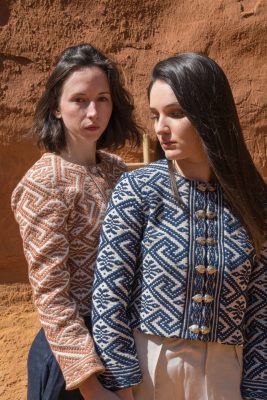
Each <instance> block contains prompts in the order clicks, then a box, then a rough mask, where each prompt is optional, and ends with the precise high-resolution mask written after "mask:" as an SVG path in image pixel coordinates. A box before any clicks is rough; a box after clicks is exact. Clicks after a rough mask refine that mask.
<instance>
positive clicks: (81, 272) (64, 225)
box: [11, 152, 126, 389]
mask: <svg viewBox="0 0 267 400" xmlns="http://www.w3.org/2000/svg"><path fill="white" fill-rule="evenodd" d="M97 154H98V157H99V161H100V162H99V163H97V164H96V165H95V166H90V167H88V168H87V167H83V166H80V165H76V164H73V163H70V162H67V161H65V160H63V159H62V158H61V157H60V156H57V155H55V154H52V153H45V154H44V155H43V156H42V157H41V158H40V159H39V160H38V161H37V162H36V163H35V164H34V165H33V166H32V167H31V168H30V169H29V171H28V172H27V173H26V175H25V176H24V177H23V178H22V180H21V182H20V183H19V184H18V185H17V187H16V188H15V190H14V192H13V194H12V202H11V203H12V209H13V212H14V214H15V218H16V220H17V222H18V224H19V227H20V233H21V236H22V240H23V247H24V252H25V256H26V259H27V262H28V266H29V280H30V283H31V286H32V289H33V299H34V303H35V305H36V307H37V310H38V313H39V317H40V321H41V325H42V327H43V328H44V331H45V335H46V337H47V339H48V342H49V344H50V347H51V349H52V351H53V353H54V354H55V356H56V359H57V361H58V363H59V365H60V368H61V370H62V372H63V375H64V378H65V381H66V388H67V389H74V388H76V387H77V386H78V385H79V384H80V383H81V382H83V381H84V380H86V379H87V378H88V377H89V376H90V375H92V374H93V373H95V372H101V371H103V369H104V367H103V365H102V363H101V361H100V360H99V358H98V356H97V354H96V352H95V349H94V344H93V340H92V338H91V335H90V334H89V332H88V329H87V328H86V326H85V324H84V320H83V318H82V317H83V316H89V315H90V312H91V300H90V297H91V296H90V294H91V289H92V278H93V272H94V267H95V260H96V253H97V246H98V240H99V233H100V225H101V222H102V218H103V216H104V212H105V209H106V204H107V200H108V197H109V194H110V192H111V190H112V188H113V187H114V186H115V183H116V181H117V180H118V178H119V177H120V175H121V174H122V172H124V171H125V169H126V167H125V164H123V162H122V161H121V160H120V159H119V158H118V157H116V156H113V155H110V154H107V153H104V152H98V153H97Z"/></svg>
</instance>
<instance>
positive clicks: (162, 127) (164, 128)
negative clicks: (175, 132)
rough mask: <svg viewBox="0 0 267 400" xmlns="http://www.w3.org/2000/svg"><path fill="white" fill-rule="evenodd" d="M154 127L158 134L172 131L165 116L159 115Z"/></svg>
mask: <svg viewBox="0 0 267 400" xmlns="http://www.w3.org/2000/svg"><path fill="white" fill-rule="evenodd" d="M154 129H155V133H156V135H165V134H167V133H170V128H169V126H168V124H167V121H166V119H165V118H164V117H159V118H158V120H156V121H155V124H154Z"/></svg>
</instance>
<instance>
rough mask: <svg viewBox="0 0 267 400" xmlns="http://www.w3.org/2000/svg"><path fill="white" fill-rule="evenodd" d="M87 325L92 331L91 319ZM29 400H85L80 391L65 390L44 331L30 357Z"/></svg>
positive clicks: (87, 320) (39, 334) (38, 336)
mask: <svg viewBox="0 0 267 400" xmlns="http://www.w3.org/2000/svg"><path fill="white" fill-rule="evenodd" d="M85 323H86V326H87V327H88V329H89V330H90V322H89V318H88V319H87V318H85ZM27 400H83V397H82V395H81V394H80V391H79V390H78V389H76V390H65V381H64V378H63V375H62V372H61V369H60V367H59V365H58V362H57V360H56V358H55V356H54V354H53V353H52V351H51V349H50V346H49V344H48V341H47V339H46V337H45V334H44V330H43V329H41V330H40V331H39V333H38V334H37V335H36V337H35V339H34V341H33V343H32V345H31V348H30V351H29V356H28V393H27Z"/></svg>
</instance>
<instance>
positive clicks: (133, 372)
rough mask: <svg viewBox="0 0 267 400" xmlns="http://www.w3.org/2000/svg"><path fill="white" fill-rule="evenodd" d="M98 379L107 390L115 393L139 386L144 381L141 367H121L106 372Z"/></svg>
mask: <svg viewBox="0 0 267 400" xmlns="http://www.w3.org/2000/svg"><path fill="white" fill-rule="evenodd" d="M98 378H99V380H100V382H101V383H102V384H103V386H104V387H105V388H106V389H109V390H112V391H114V390H118V389H124V388H128V387H132V386H135V385H138V384H139V383H140V382H141V381H142V374H141V371H140V368H139V365H137V366H136V367H129V368H127V367H125V366H123V367H122V366H119V367H118V368H112V370H110V369H109V370H106V372H105V373H104V374H103V375H99V377H98Z"/></svg>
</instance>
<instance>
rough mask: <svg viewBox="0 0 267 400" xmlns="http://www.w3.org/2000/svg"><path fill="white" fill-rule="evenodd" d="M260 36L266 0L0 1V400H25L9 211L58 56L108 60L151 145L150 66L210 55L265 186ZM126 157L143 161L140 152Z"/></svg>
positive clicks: (26, 329)
mask: <svg viewBox="0 0 267 400" xmlns="http://www.w3.org/2000/svg"><path fill="white" fill-rule="evenodd" d="M266 31H267V4H266V1H265V0H259V1H255V0H217V1H213V0H191V1H188V0H179V1H177V0H165V1H160V0H145V1H141V0H127V1H126V0H91V1H90V2H88V1H86V0H76V1H75V2H74V1H71V0H12V1H11V0H0V119H1V124H0V201H1V219H0V244H1V245H0V246H1V253H0V283H2V285H0V296H1V298H2V301H1V308H2V311H3V312H2V313H0V315H1V317H0V323H1V327H2V326H3V330H2V333H1V336H0V351H1V354H3V352H4V354H5V355H6V358H5V360H4V361H3V362H2V365H1V367H0V368H1V369H3V371H1V372H0V397H1V399H3V400H8V399H14V398H16V399H24V398H25V385H26V378H25V360H26V352H27V347H28V344H29V343H30V342H31V339H32V336H33V335H34V334H35V332H36V330H37V327H38V322H37V318H36V315H35V313H34V310H33V307H32V305H31V302H30V290H29V287H28V285H27V284H26V282H27V269H26V264H25V261H24V256H23V253H22V248H21V241H20V238H19V234H18V227H17V225H16V224H15V222H14V219H13V216H12V214H11V211H10V205H9V204H10V194H11V191H12V189H13V188H14V187H15V185H16V183H17V182H18V180H19V179H20V178H21V177H22V175H23V174H24V172H25V171H26V170H27V169H28V167H29V166H30V165H31V164H32V163H33V162H34V160H36V159H37V158H38V156H39V153H38V151H37V149H36V147H35V145H34V144H33V143H32V142H31V141H29V140H27V141H26V140H24V139H23V136H24V134H25V133H26V132H27V130H28V128H29V126H30V124H31V117H32V113H33V109H34V105H35V103H36V101H37V99H38V97H39V96H40V93H41V91H42V88H43V84H44V82H45V80H46V77H47V75H48V72H49V69H50V68H51V66H52V65H53V64H54V62H55V59H56V56H57V55H58V54H59V52H61V51H62V50H63V49H64V48H65V47H66V46H69V45H73V44H77V43H79V42H91V43H93V44H95V45H96V46H98V47H99V48H101V49H103V50H104V51H105V53H107V54H108V55H110V56H112V57H113V58H114V59H115V60H116V61H118V62H119V63H120V64H121V66H122V68H123V70H124V71H125V79H126V82H127V86H128V87H129V88H130V90H131V91H132V93H133V95H134V98H135V103H136V108H137V114H138V116H139V118H140V121H141V122H142V123H143V124H144V126H145V127H146V130H147V132H149V133H150V134H151V135H152V129H151V128H152V127H151V124H150V122H149V118H148V115H149V114H148V106H147V99H146V91H145V88H146V86H147V83H148V77H149V71H150V69H151V67H152V66H153V64H154V63H155V62H157V61H158V60H160V59H161V58H163V57H166V56H168V55H171V54H174V53H176V52H182V51H191V50H193V51H201V52H204V53H206V54H208V55H209V56H211V57H212V58H214V59H215V60H216V61H217V62H218V63H219V64H220V65H221V66H222V67H223V69H224V70H225V72H226V74H227V76H228V78H229V80H230V83H231V86H232V88H233V92H234V97H235V100H236V103H237V106H238V111H239V115H240V119H241V124H242V127H243V129H244V135H245V138H246V142H247V145H248V147H249V149H250V151H251V154H252V156H253V158H254V160H255V162H256V163H257V165H258V167H259V169H260V171H261V172H262V174H263V175H264V176H265V178H267V164H266V153H267V135H266V125H267V115H266V105H267V104H266V103H267V99H266V90H267V83H266V65H267V51H266V50H267V42H266V33H267V32H266ZM152 147H153V146H152ZM151 155H152V157H153V149H152V150H151ZM123 156H124V157H125V158H126V161H135V162H137V161H141V160H142V152H141V150H140V151H135V152H133V151H130V150H129V149H126V150H125V151H124V152H123Z"/></svg>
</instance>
